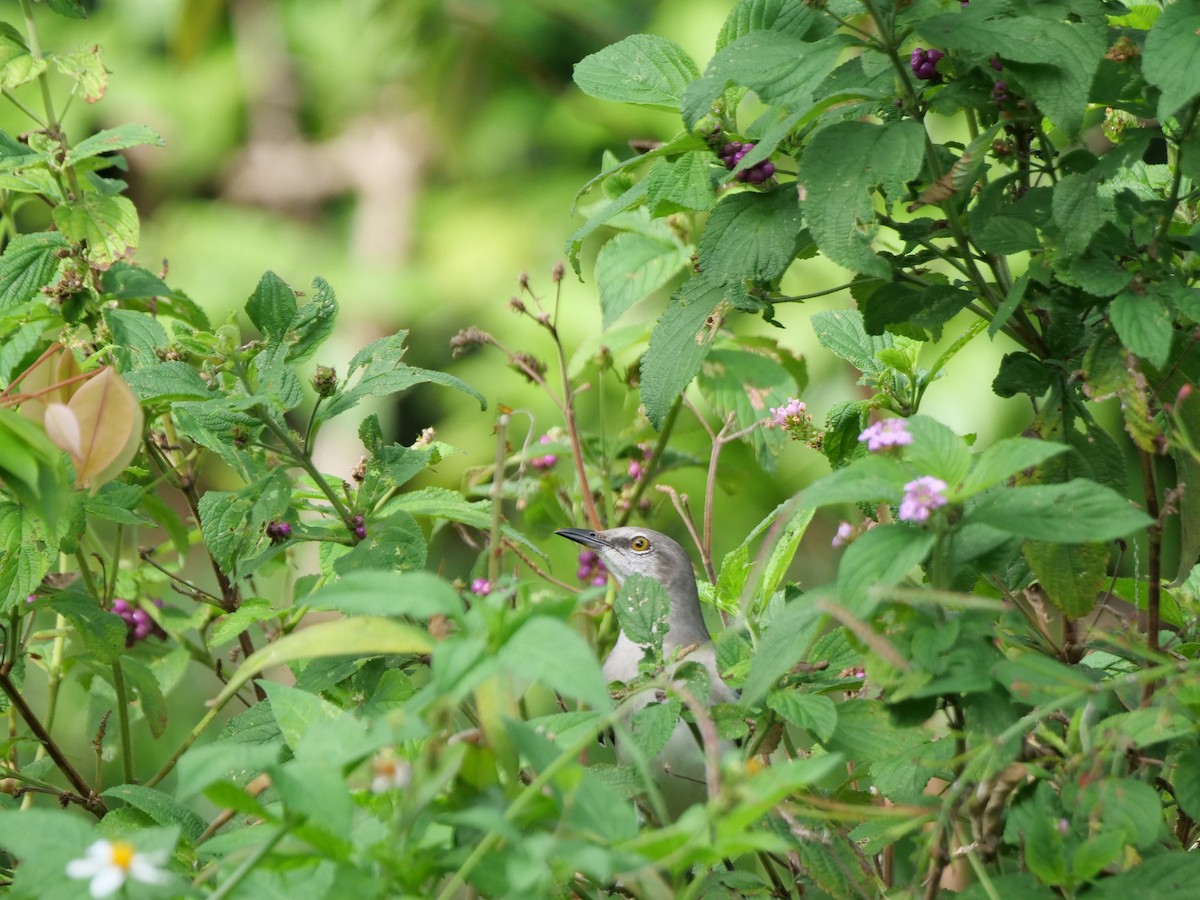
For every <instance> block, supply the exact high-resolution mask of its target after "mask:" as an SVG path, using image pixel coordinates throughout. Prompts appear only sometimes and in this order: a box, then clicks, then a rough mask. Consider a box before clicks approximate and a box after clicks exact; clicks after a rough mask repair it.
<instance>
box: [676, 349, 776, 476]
mask: <svg viewBox="0 0 1200 900" xmlns="http://www.w3.org/2000/svg"><path fill="white" fill-rule="evenodd" d="M696 383H697V385H698V386H699V388H700V390H701V392H702V393H703V394H704V397H705V399H706V400H707V401H708V402H709V404H710V405H711V406H712V408H713V411H714V412H716V413H717V414H718V415H719V416H721V417H722V418H724V417H725V416H727V415H729V414H730V413H733V414H734V417H735V418H734V424H735V427H736V428H737V429H738V430H741V429H748V428H750V427H751V426H752V425H754V423H755V422H760V421H762V420H763V419H765V418H767V411H768V410H769V409H770V408H771V407H779V406H783V405H784V404H785V403H786V402H787V399H788V398H789V397H794V396H796V395H797V394H798V393H799V388H798V386H797V385H796V379H795V378H793V377H792V375H791V373H790V372H788V370H787V369H785V368H784V366H783V365H782V363H781V362H780V361H779V360H778V359H777V358H775V357H773V356H770V355H768V354H767V353H755V352H752V351H750V350H732V349H730V350H726V349H724V348H718V349H715V350H711V351H710V352H709V354H708V356H707V357H706V358H705V360H704V362H703V363H702V364H701V366H700V374H699V376H698V378H697V379H696ZM747 439H748V440H749V441H750V443H751V444H752V445H753V446H754V451H755V454H756V456H757V458H758V464H759V465H760V466H762V468H763V470H764V471H765V472H767V474H773V473H774V471H775V455H776V454H778V453H779V452H780V451H782V449H783V447H784V445H785V444H786V441H787V438H786V436H785V435H784V434H783V433H782V432H781V431H780V430H779V429H775V428H756V429H754V430H753V431H752V432H750V435H749V436H748V438H747Z"/></svg>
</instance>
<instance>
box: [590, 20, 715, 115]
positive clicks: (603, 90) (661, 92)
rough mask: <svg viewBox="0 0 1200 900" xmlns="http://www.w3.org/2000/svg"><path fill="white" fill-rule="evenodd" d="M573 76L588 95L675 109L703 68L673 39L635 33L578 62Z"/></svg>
mask: <svg viewBox="0 0 1200 900" xmlns="http://www.w3.org/2000/svg"><path fill="white" fill-rule="evenodd" d="M574 77H575V84H576V85H578V86H579V89H580V90H581V91H583V92H584V93H585V94H588V95H589V96H592V97H597V98H599V99H601V100H613V101H616V102H618V103H634V104H637V105H639V106H654V107H658V108H659V109H665V110H667V111H670V112H673V111H675V110H677V109H678V108H679V103H680V101H681V100H682V99H683V91H684V89H685V88H686V87H687V85H688V83H689V82H690V81H692V80H693V79H695V78H699V77H700V70H699V69H697V68H696V64H695V63H694V62H692V58H691V57H690V56H688V55H687V53H685V52H684V50H683V49H682V48H681V47H679V46H678V45H677V44H675V43H673V42H672V41H669V40H667V39H666V38H663V37H658V36H656V35H652V34H634V35H630V36H629V37H627V38H625V39H624V40H622V41H618V42H617V43H615V44H610V45H609V46H607V47H605V48H604V49H603V50H600V51H599V52H597V53H593V54H591V55H590V56H587V57H584V58H583V59H582V60H580V61H579V62H577V63H576V64H575V76H574Z"/></svg>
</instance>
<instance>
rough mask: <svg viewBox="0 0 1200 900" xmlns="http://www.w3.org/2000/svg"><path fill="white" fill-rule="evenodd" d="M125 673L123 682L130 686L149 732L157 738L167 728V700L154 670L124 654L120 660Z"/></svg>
mask: <svg viewBox="0 0 1200 900" xmlns="http://www.w3.org/2000/svg"><path fill="white" fill-rule="evenodd" d="M120 666H121V670H122V672H123V673H124V675H125V684H126V685H127V686H128V687H129V688H130V690H131V691H132V693H133V695H134V696H136V697H137V702H138V703H139V704H140V705H141V708H142V718H143V719H145V720H146V724H147V725H149V726H150V734H151V735H152V736H153V737H154V738H155V739H156V740H157V739H158V738H160V737H162V736H163V734H165V733H166V730H167V700H166V698H165V697H164V696H163V692H162V688H161V687H160V686H159V683H158V679H157V678H155V677H154V672H152V671H151V670H150V667H149V666H147V665H146V664H145V663H143V662H142V661H141V660H139V659H135V658H133V657H132V656H125V657H124V658H123V659H121V660H120Z"/></svg>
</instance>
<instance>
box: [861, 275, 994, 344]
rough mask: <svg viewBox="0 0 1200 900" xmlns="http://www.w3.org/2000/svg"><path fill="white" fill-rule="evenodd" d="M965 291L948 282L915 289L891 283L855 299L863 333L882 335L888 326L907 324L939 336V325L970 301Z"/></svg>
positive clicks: (940, 332)
mask: <svg viewBox="0 0 1200 900" xmlns="http://www.w3.org/2000/svg"><path fill="white" fill-rule="evenodd" d="M971 299H972V297H971V295H970V294H969V293H968V292H967V291H963V290H960V289H959V288H956V287H951V286H950V285H948V284H931V285H928V286H927V287H923V288H921V289H919V290H918V289H917V288H914V287H911V286H909V285H906V284H901V283H899V282H894V283H891V284H884V285H881V286H880V287H879V289H878V290H876V291H874V292H872V293H871V294H870V295H869V296H867V297H864V298H862V299H861V300H860V301H859V304H858V307H859V310H860V311H861V312H862V317H863V328H864V329H865V330H866V332H867V334H872V335H878V334H883V332H884V331H885V330H887V328H888V326H889V325H890V326H895V325H904V324H907V325H910V326H912V327H915V328H920V329H928V331H929V332H931V333H932V336H933V338H934V340H938V339H940V338H941V334H942V325H944V324H945V323H946V322H948V321H950V320H951V319H952V318H954V316H956V315H957V314H958V313H959V312H961V311H962V309H963V308H964V307H965V306H966V305H967V304H968V303H970V302H971Z"/></svg>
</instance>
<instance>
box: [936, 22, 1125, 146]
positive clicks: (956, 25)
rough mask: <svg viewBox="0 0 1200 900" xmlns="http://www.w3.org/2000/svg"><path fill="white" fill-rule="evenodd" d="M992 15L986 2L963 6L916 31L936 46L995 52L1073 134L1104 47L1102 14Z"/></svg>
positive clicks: (1044, 109)
mask: <svg viewBox="0 0 1200 900" xmlns="http://www.w3.org/2000/svg"><path fill="white" fill-rule="evenodd" d="M994 15H995V13H994V11H993V10H992V9H991V8H990V7H988V8H982V7H981V8H979V9H976V8H975V7H974V6H969V7H967V8H965V9H964V10H963V11H962V12H959V13H948V14H946V15H941V16H933V17H932V18H929V19H926V20H925V21H923V22H920V23H919V24H918V25H917V31H918V32H919V33H920V34H921V35H922V36H923V37H925V38H927V39H928V40H930V41H932V42H933V43H934V44H935V46H937V47H941V48H944V49H947V50H964V51H968V52H970V53H975V54H979V55H981V56H983V57H990V56H993V55H996V56H999V57H1000V59H1001V61H1002V62H1003V63H1004V65H1005V67H1006V68H1009V69H1011V70H1012V72H1013V73H1014V74H1015V75H1016V76H1017V77H1018V79H1019V81H1020V84H1021V85H1022V86H1024V87H1025V88H1026V89H1027V90H1028V91H1029V93H1030V94H1031V95H1032V97H1033V99H1034V100H1035V101H1037V104H1038V106H1039V107H1041V110H1042V112H1044V113H1045V114H1046V116H1047V117H1048V118H1049V119H1050V120H1051V121H1052V122H1053V123H1054V124H1055V125H1057V126H1058V127H1059V128H1061V129H1063V130H1064V131H1066V132H1067V133H1068V134H1071V135H1074V134H1076V133H1077V132H1078V131H1079V129H1080V127H1081V126H1082V125H1083V115H1084V111H1085V110H1086V108H1087V102H1088V90H1089V88H1090V87H1091V85H1092V79H1093V78H1094V77H1095V75H1096V71H1097V69H1099V68H1100V62H1101V60H1102V59H1103V57H1104V51H1105V49H1107V47H1106V42H1105V31H1104V25H1103V19H1101V21H1100V22H1099V23H1097V22H1096V21H1095V20H1087V21H1083V22H1076V23H1072V24H1068V23H1066V22H1063V21H1058V20H1055V19H1048V18H1041V17H1034V16H1024V17H1020V18H998V17H997V18H990V17H991V16H994Z"/></svg>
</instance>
